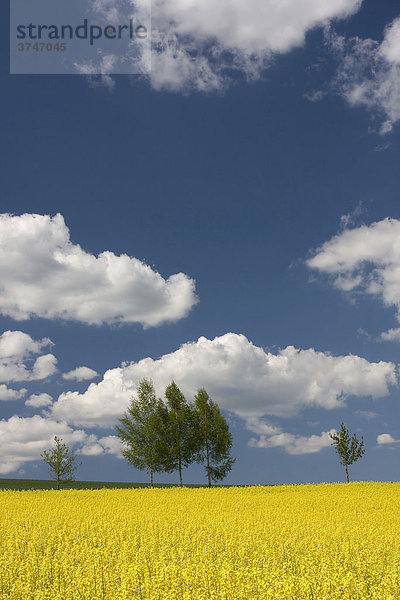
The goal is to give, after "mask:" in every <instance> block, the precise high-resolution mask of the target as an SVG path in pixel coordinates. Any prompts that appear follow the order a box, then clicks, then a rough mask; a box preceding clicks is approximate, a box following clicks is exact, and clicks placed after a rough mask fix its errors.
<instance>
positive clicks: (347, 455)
mask: <svg viewBox="0 0 400 600" xmlns="http://www.w3.org/2000/svg"><path fill="white" fill-rule="evenodd" d="M340 427H341V429H340V432H339V433H334V434H332V433H330V434H329V435H330V437H331V438H332V440H333V442H332V444H331V446H336V452H337V453H338V455H339V462H340V464H341V465H344V468H345V471H346V482H347V483H349V471H348V466H349V465H351V464H353V463H354V462H355V461H356V460H358V459H359V458H361V456H362V455H363V454H364V452H365V450H364V440H363V437H362V436H361V440H360V441H359V440H358V439H357V436H356V434H355V433H354V434H353V437H352V438H350V434H349V430H348V429H346V427H345V425H344V423H341V425H340Z"/></svg>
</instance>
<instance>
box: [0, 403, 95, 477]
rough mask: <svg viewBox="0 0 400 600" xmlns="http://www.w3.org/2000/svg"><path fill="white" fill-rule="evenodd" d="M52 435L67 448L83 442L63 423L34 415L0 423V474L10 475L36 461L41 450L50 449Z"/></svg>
mask: <svg viewBox="0 0 400 600" xmlns="http://www.w3.org/2000/svg"><path fill="white" fill-rule="evenodd" d="M55 435H57V436H59V437H61V438H62V439H63V440H64V442H66V443H67V444H68V445H70V446H71V447H73V446H74V445H75V444H77V443H82V442H84V441H85V440H86V438H87V434H86V433H85V432H84V431H82V430H77V431H73V429H72V428H71V427H69V426H68V425H67V424H66V423H63V422H59V421H55V420H54V419H47V418H44V417H40V416H38V415H35V416H34V417H28V418H22V417H17V416H14V417H11V418H10V419H8V420H2V421H0V439H1V445H0V473H1V474H6V473H12V472H13V471H17V470H18V469H19V467H20V466H21V465H22V464H23V463H25V462H29V461H34V460H39V459H40V454H41V453H42V452H43V450H45V449H47V448H49V447H51V446H53V444H54V436H55Z"/></svg>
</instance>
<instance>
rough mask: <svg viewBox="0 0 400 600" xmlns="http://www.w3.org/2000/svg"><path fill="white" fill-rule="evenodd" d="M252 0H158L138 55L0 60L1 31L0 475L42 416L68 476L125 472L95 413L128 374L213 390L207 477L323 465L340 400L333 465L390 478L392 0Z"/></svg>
mask: <svg viewBox="0 0 400 600" xmlns="http://www.w3.org/2000/svg"><path fill="white" fill-rule="evenodd" d="M225 4H226V6H225ZM273 4H274V3H270V2H266V4H265V6H266V8H265V10H266V12H265V11H264V13H263V14H262V15H257V12H256V11H253V12H252V2H250V3H249V4H248V8H247V9H246V10H247V13H246V14H242V15H238V16H239V17H240V18H241V19H242V22H245V25H246V27H247V29H246V32H247V33H246V37H243V35H242V33H243V32H242V31H241V30H240V23H241V21H240V19H239V20H237V19H235V18H234V17H235V14H234V9H233V8H232V6H231V5H230V3H229V2H228V1H226V3H224V4H223V6H225V12H224V13H222V14H221V15H218V14H217V15H214V17H213V20H212V22H211V21H210V22H208V21H207V18H208V17H207V15H208V12H207V11H208V10H209V7H208V0H201V1H200V0H199V3H198V6H199V13H198V14H196V15H194V16H193V20H194V21H195V22H196V24H197V26H196V27H197V28H195V29H193V28H191V17H190V14H189V16H188V15H187V14H186V13H185V14H183V13H182V4H180V3H179V2H171V3H170V6H171V10H175V13H174V15H173V16H174V19H175V20H176V23H178V24H179V27H180V29H179V31H181V32H182V31H183V33H184V34H185V35H182V36H181V37H179V35H178V37H177V39H178V42H177V47H176V53H175V55H170V54H168V53H167V52H164V54H163V53H162V52H161V53H160V52H159V54H158V55H156V59H155V60H154V63H153V68H154V71H153V72H152V74H151V76H149V77H147V78H146V77H143V78H138V77H137V76H133V77H131V78H130V77H128V76H120V77H118V76H116V77H115V78H113V79H111V78H110V77H109V76H107V75H103V76H102V77H92V78H90V77H89V78H88V77H85V76H81V75H80V76H78V75H76V76H52V75H47V76H46V75H43V76H34V75H32V76H21V75H9V53H8V39H7V35H3V36H2V38H1V42H0V43H1V44H2V45H3V48H2V50H3V52H2V53H1V57H2V58H1V85H2V93H1V97H2V105H3V110H2V127H1V131H2V135H1V145H2V148H1V154H2V163H1V181H2V194H1V211H0V212H1V213H2V216H1V218H0V282H1V283H0V325H1V333H0V335H1V337H0V377H1V381H0V398H1V400H0V411H1V413H0V417H1V419H2V420H1V421H0V431H1V437H2V443H1V445H0V474H1V476H2V477H29V478H46V477H47V471H46V467H45V465H44V464H43V463H42V462H41V460H40V453H41V452H42V450H43V449H44V448H47V447H48V446H49V444H50V441H51V439H52V438H53V436H54V434H57V435H60V437H62V438H63V439H65V440H66V441H68V443H69V444H70V445H71V446H72V447H74V449H75V451H76V452H78V453H80V454H81V460H82V466H81V467H80V469H79V473H78V478H79V479H89V480H90V479H91V480H111V481H146V480H147V475H146V474H145V473H140V472H136V471H134V470H133V469H132V468H130V467H129V466H128V465H127V464H126V463H125V461H124V460H121V459H120V457H119V456H118V452H119V447H118V442H117V440H116V439H115V437H114V433H115V432H114V429H113V427H114V425H115V424H116V423H117V421H118V417H119V416H120V415H121V414H122V412H123V411H124V407H126V406H127V404H128V402H129V398H130V396H131V394H132V393H133V392H134V389H135V386H136V384H137V382H138V381H139V380H140V378H141V377H143V376H150V377H152V378H153V380H154V382H155V384H156V387H157V392H158V393H159V395H162V394H163V389H164V388H165V385H166V383H168V382H169V381H170V380H171V379H172V378H174V379H175V381H176V382H177V384H178V385H180V387H181V388H182V390H183V391H184V392H185V394H186V397H187V398H188V399H191V398H192V397H193V393H194V392H195V391H196V389H197V388H198V387H200V386H205V387H206V388H207V390H208V391H209V393H210V395H211V396H212V397H213V399H214V400H215V401H216V402H218V404H219V405H220V406H221V408H223V410H224V411H225V412H224V414H225V416H226V417H227V419H228V420H229V423H230V425H231V431H232V434H233V439H234V446H233V454H234V456H235V457H236V459H237V460H236V463H235V465H234V468H233V470H232V472H231V474H230V475H229V477H227V479H226V482H227V483H238V484H241V483H244V484H261V483H279V482H287V483H291V482H292V483H300V482H320V481H328V482H329V481H340V480H343V476H344V473H342V470H343V467H341V466H340V465H339V463H338V460H337V457H336V455H335V452H334V449H333V448H332V447H331V446H330V445H329V444H330V439H329V435H328V432H329V431H331V430H334V429H338V428H339V426H340V422H341V421H344V422H345V423H346V425H347V426H348V427H349V428H350V430H351V431H355V432H357V434H358V435H363V436H364V440H365V443H366V452H365V456H364V457H363V458H362V460H360V461H359V462H357V463H356V464H355V465H353V466H352V467H351V468H350V477H351V478H353V479H356V480H396V479H398V475H397V473H398V464H399V452H400V420H399V409H398V401H399V387H398V377H399V371H398V356H399V350H398V348H399V341H400V334H399V331H400V330H398V329H399V318H398V315H399V312H400V250H399V248H398V246H399V242H398V239H400V238H399V236H400V210H399V197H400V178H399V143H400V133H399V132H400V130H399V121H400V96H399V91H398V90H399V89H400V20H399V17H400V12H399V8H398V3H397V2H394V1H386V0H382V1H381V2H379V3H376V2H373V1H372V0H364V1H363V2H358V1H356V0H337V1H336V2H328V1H327V2H326V3H325V2H322V3H321V2H320V3H319V6H320V8H321V11H322V13H323V16H322V17H320V16H318V15H317V16H316V14H315V13H316V10H315V7H314V5H315V2H313V1H312V0H302V2H301V4H302V7H301V11H302V18H301V19H300V18H299V16H298V15H297V14H296V10H300V9H299V4H298V2H297V5H296V1H295V0H293V3H292V4H293V7H292V8H293V11H292V13H290V12H289V13H282V14H281V13H280V12H279V10H278V13H277V14H275V13H274V10H277V9H274V8H273ZM289 4H290V3H289ZM246 6H247V5H246ZM296 6H297V8H296ZM322 8H324V9H326V10H325V12H324V10H322ZM180 11H181V12H180ZM268 11H269V12H268ZM317 12H318V11H317ZM154 15H155V17H156V24H155V27H157V28H158V30H159V31H164V30H163V24H164V25H165V22H166V17H165V15H162V14H161V12H160V13H157V3H155V4H154V5H153V23H154ZM228 16H229V19H228V20H230V19H231V18H232V23H239V24H237V25H236V29H235V27H233V26H232V28H231V29H230V30H229V32H228V33H227V30H226V29H224V27H223V26H222V20H221V23H219V21H218V19H222V18H225V17H228ZM267 17H268V19H267ZM269 17H270V18H269ZM1 19H2V20H1V24H2V28H3V31H4V32H8V30H9V15H8V12H7V10H6V7H4V6H3V8H2V15H1ZM163 19H164V21H163ZM262 19H264V20H265V27H264V28H261V29H260V22H261V23H263V21H262ZM206 22H208V23H209V27H210V30H211V31H210V32H209V36H210V37H209V41H210V40H211V41H210V43H212V44H214V46H215V48H217V49H218V52H217V54H216V56H217V59H216V60H215V61H214V62H213V61H211V59H210V57H209V54H208V53H207V52H206V50H205V49H204V39H205V34H204V33H202V34H201V35H200V33H199V31H200V30H201V27H203V23H206ZM271 23H272V25H274V27H273V28H272V27H270V26H268V24H271ZM290 28H292V29H290ZM177 31H178V26H177ZM287 31H294V32H295V33H294V34H293V36H292V37H291V35H289V34H287ZM167 33H168V35H171V31H169V32H167ZM172 33H174V32H172ZM166 35H167V34H166ZM188 40H189V41H188ZM185 44H186V45H187V46H185ZM188 48H189V49H188ZM193 48H195V49H196V52H197V55H196V58H193V56H191V55H190V52H193ZM229 53H230V56H231V57H233V58H234V59H235V60H236V64H239V65H240V67H239V68H238V69H237V70H236V71H235V72H232V70H229V69H228V68H227V67H226V64H225V63H224V61H225V58H224V57H225V54H229ZM182 57H183V58H182ZM254 57H256V58H254ZM250 58H252V60H253V63H252V66H249V64H250V63H249V60H250ZM200 63H201V65H202V69H200V67H199V65H200ZM255 64H256V65H257V66H256V67H254V65H255ZM188 65H189V67H190V68H189V67H188ZM201 65H200V66H201ZM205 70H206V71H207V73H208V75H207V79H205V78H204V75H203V74H204V71H205ZM56 215H60V216H58V217H57V216H56ZM38 359H39V360H38ZM144 359H146V360H144ZM1 361H2V362H1ZM35 361H36V362H35ZM79 367H86V369H84V370H82V369H81V370H79V371H76V372H75V369H77V368H79ZM90 370H91V371H90ZM71 372H72V373H71ZM68 373H70V375H67V378H65V377H63V375H65V374H68ZM23 390H25V391H23ZM203 479H204V474H203V472H202V469H201V467H199V466H193V467H190V468H189V469H188V470H187V472H185V473H184V481H185V482H187V483H195V482H196V483H198V482H201V481H202V480H203ZM176 480H177V475H176V474H173V475H159V476H158V481H166V482H174V481H176Z"/></svg>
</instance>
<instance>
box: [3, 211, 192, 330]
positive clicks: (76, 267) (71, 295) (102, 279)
mask: <svg viewBox="0 0 400 600" xmlns="http://www.w3.org/2000/svg"><path fill="white" fill-rule="evenodd" d="M0 240H1V241H0V280H1V288H0V312H1V313H2V314H4V315H7V316H10V317H12V318H13V319H17V320H22V319H28V318H30V317H31V316H33V315H35V316H39V317H43V318H48V319H57V318H60V319H66V320H75V321H80V322H82V323H89V324H100V323H117V322H120V323H134V322H137V323H142V324H143V325H144V326H149V327H150V326H157V325H160V324H161V323H164V322H168V321H176V320H178V319H181V318H183V317H185V316H186V315H187V314H188V313H189V311H190V309H191V308H192V306H193V305H194V304H195V303H196V296H195V293H194V281H193V280H192V279H189V277H187V276H186V275H184V274H183V273H177V274H175V275H171V276H170V277H169V278H168V279H167V280H165V279H163V278H162V277H161V275H160V274H159V273H157V272H156V271H153V270H152V269H151V268H150V267H149V266H147V265H146V264H144V263H143V262H141V261H140V260H138V259H136V258H131V257H129V256H127V255H126V254H122V255H120V256H117V255H115V254H114V253H113V252H109V251H105V252H102V253H101V254H99V255H98V256H95V255H93V254H89V253H87V252H85V251H84V250H83V249H82V248H81V247H80V246H78V245H76V244H73V243H72V242H71V241H70V238H69V230H68V228H67V227H66V225H65V223H64V219H63V217H62V215H60V214H58V215H56V216H55V217H50V216H48V215H34V214H24V215H21V216H11V215H8V214H3V215H0Z"/></svg>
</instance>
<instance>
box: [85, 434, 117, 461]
mask: <svg viewBox="0 0 400 600" xmlns="http://www.w3.org/2000/svg"><path fill="white" fill-rule="evenodd" d="M121 450H122V444H121V441H120V440H119V438H118V437H117V436H115V435H108V436H105V437H101V438H97V436H95V435H90V436H89V437H88V439H87V440H86V442H85V444H84V445H83V446H82V448H81V449H80V450H79V451H78V453H79V454H83V455H85V456H99V455H100V454H113V455H114V456H116V457H117V458H121V459H122V458H123V456H122V454H121Z"/></svg>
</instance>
